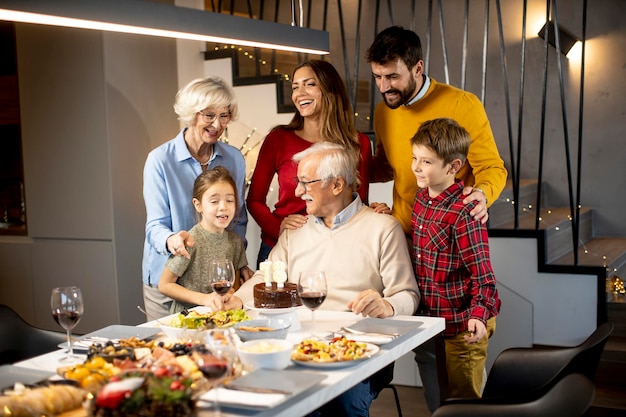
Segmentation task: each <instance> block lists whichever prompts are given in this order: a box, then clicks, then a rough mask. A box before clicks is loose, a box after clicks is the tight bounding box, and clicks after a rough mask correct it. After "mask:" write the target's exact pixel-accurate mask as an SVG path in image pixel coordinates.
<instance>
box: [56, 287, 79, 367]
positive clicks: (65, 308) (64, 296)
mask: <svg viewBox="0 0 626 417" xmlns="http://www.w3.org/2000/svg"><path fill="white" fill-rule="evenodd" d="M50 311H51V313H52V317H53V318H54V320H55V321H56V322H57V323H58V324H59V325H60V326H61V327H63V328H64V329H65V330H66V331H67V356H65V357H64V358H61V359H60V360H59V361H60V362H65V363H77V362H82V359H81V358H79V357H77V356H75V355H74V350H73V349H72V336H71V330H72V329H73V328H74V327H75V326H76V324H77V323H78V321H79V320H80V318H81V317H82V315H83V311H84V305H83V294H82V292H81V291H80V288H78V287H57V288H54V289H53V290H52V294H51V295H50Z"/></svg>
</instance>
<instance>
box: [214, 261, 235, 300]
mask: <svg viewBox="0 0 626 417" xmlns="http://www.w3.org/2000/svg"><path fill="white" fill-rule="evenodd" d="M209 284H210V285H211V288H213V291H215V292H216V293H217V294H219V295H224V294H226V293H227V292H228V291H230V289H231V288H232V287H233V285H234V284H235V268H234V267H233V263H232V262H231V261H229V260H226V259H220V260H215V261H211V265H210V266H209Z"/></svg>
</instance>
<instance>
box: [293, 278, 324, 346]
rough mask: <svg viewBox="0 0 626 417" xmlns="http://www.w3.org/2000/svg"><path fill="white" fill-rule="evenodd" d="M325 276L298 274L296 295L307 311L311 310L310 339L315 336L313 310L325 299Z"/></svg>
mask: <svg viewBox="0 0 626 417" xmlns="http://www.w3.org/2000/svg"><path fill="white" fill-rule="evenodd" d="M326 294H327V289H326V274H324V272H322V271H306V272H300V276H299V278H298V295H299V296H300V299H301V300H302V304H304V305H305V306H306V307H307V308H308V309H309V310H311V323H312V325H311V338H312V339H316V338H317V336H316V335H315V310H317V309H318V308H319V306H321V305H322V303H323V302H324V300H325V299H326Z"/></svg>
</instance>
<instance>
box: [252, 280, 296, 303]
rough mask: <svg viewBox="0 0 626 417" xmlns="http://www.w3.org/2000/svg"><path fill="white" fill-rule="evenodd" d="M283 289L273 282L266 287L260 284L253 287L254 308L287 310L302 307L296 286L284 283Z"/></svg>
mask: <svg viewBox="0 0 626 417" xmlns="http://www.w3.org/2000/svg"><path fill="white" fill-rule="evenodd" d="M283 285H284V287H283V288H278V285H277V284H276V283H275V282H272V286H271V287H270V286H266V285H265V283H263V282H261V283H260V284H256V285H255V286H254V306H255V307H256V308H289V307H297V306H301V305H302V301H301V300H300V297H299V296H298V289H297V285H296V284H294V283H292V282H285V283H284V284H283Z"/></svg>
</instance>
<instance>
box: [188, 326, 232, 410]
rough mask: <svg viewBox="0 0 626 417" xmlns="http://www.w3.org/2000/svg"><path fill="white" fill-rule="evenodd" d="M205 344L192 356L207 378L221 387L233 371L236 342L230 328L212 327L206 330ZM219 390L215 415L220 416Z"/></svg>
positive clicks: (197, 347)
mask: <svg viewBox="0 0 626 417" xmlns="http://www.w3.org/2000/svg"><path fill="white" fill-rule="evenodd" d="M204 340H205V344H202V345H198V346H196V347H195V349H194V350H193V352H192V353H191V358H192V359H193V360H194V362H195V363H196V366H197V367H198V369H199V370H200V372H202V375H204V377H205V379H206V380H207V381H208V382H210V383H212V385H213V387H216V388H219V386H220V384H221V383H222V381H223V380H224V378H225V377H227V376H229V374H230V373H231V370H232V367H233V362H234V360H235V356H234V355H235V344H234V341H233V339H232V333H231V330H229V329H211V330H208V331H207V332H206V335H205V339H204ZM218 392H219V391H218V390H216V391H215V400H214V403H215V415H217V416H219V415H221V413H220V405H219V398H218Z"/></svg>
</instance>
